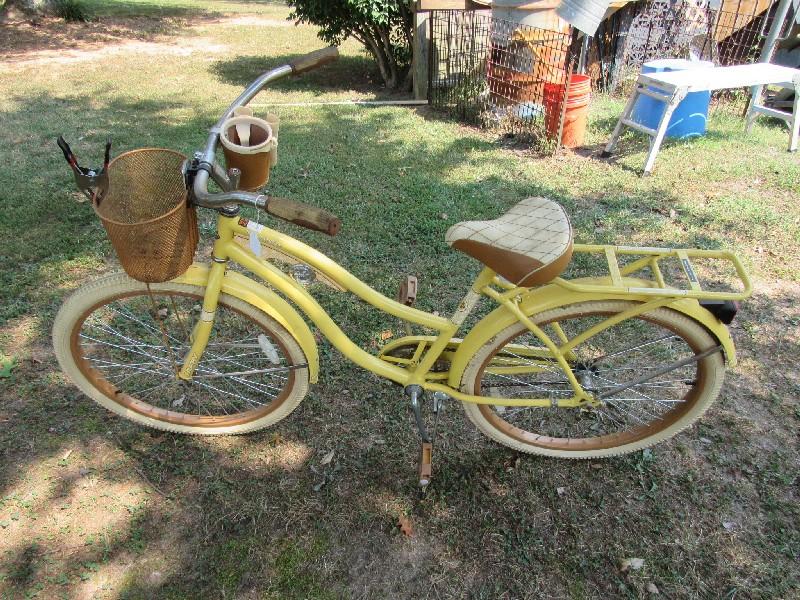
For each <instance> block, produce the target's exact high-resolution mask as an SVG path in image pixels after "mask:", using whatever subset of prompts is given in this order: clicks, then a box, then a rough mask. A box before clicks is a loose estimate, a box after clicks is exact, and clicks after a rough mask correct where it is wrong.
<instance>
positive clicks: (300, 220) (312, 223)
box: [265, 196, 342, 236]
mask: <svg viewBox="0 0 800 600" xmlns="http://www.w3.org/2000/svg"><path fill="white" fill-rule="evenodd" d="M265 210H266V211H267V212H268V213H269V214H271V215H273V216H275V217H278V218H279V219H283V220H284V221H289V222H290V223H294V224H295V225H300V226H301V227H305V228H307V229H313V230H314V231H321V232H322V233H327V234H328V235H330V236H334V235H336V234H337V233H339V230H340V229H341V228H342V222H341V220H340V219H339V217H337V216H336V215H332V214H331V213H329V212H328V211H327V210H323V209H321V208H317V207H316V206H309V205H308V204H303V203H302V202H295V201H294V200H289V199H288V198H277V197H275V196H270V197H269V200H267V205H266V207H265Z"/></svg>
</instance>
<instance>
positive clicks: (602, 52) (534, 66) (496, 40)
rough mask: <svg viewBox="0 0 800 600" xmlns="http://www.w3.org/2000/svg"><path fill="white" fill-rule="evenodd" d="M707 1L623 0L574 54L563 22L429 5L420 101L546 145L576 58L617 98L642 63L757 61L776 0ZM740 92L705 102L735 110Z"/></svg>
mask: <svg viewBox="0 0 800 600" xmlns="http://www.w3.org/2000/svg"><path fill="white" fill-rule="evenodd" d="M712 2H714V0H642V1H640V2H633V3H630V4H628V5H627V6H625V7H624V8H622V9H621V10H619V11H617V12H616V13H614V14H613V15H612V16H611V17H610V18H608V19H606V20H605V21H604V22H603V23H602V24H601V26H600V28H599V29H598V31H597V32H596V34H595V35H594V36H593V37H592V38H591V42H590V43H589V44H588V46H587V47H586V48H584V49H583V53H582V52H581V50H582V47H581V46H582V40H580V39H578V36H577V33H576V32H574V31H573V30H572V29H571V28H570V27H568V26H564V27H563V28H561V29H558V28H557V27H558V26H556V28H554V29H539V28H535V27H528V26H525V25H520V24H519V23H515V22H508V21H503V20H499V19H493V18H492V14H491V12H490V11H455V10H453V11H433V12H431V13H430V33H429V35H430V41H431V47H430V64H429V77H430V80H429V87H428V89H429V100H430V103H431V105H432V106H433V107H434V108H438V109H441V110H445V111H447V112H449V113H450V114H452V115H453V116H455V117H456V118H458V119H460V120H462V121H465V122H467V123H471V124H475V125H480V126H483V127H486V128H490V129H493V130H495V131H498V132H499V133H502V134H506V135H508V136H513V137H515V138H517V139H518V140H520V141H522V142H527V143H530V144H531V146H532V147H533V148H534V149H538V150H540V151H548V150H552V149H554V148H555V146H556V145H555V142H554V140H555V139H559V135H560V134H559V132H560V130H561V127H562V123H561V121H562V120H563V116H562V115H561V114H560V111H559V107H560V104H559V103H560V102H562V100H563V98H564V95H565V92H566V87H567V86H566V82H567V81H568V80H569V79H570V77H569V76H570V74H571V73H573V72H577V68H578V66H579V64H580V66H581V67H582V68H583V69H584V72H585V73H587V74H588V75H589V76H590V78H591V80H592V87H593V89H594V90H595V91H599V92H605V93H610V94H614V95H619V96H625V95H627V94H628V93H629V92H630V90H631V87H632V85H633V83H634V81H635V79H636V76H637V75H638V74H639V72H640V70H641V68H642V65H643V64H644V63H645V62H648V61H651V60H654V59H660V58H692V59H695V60H707V61H712V62H714V63H715V64H716V65H731V64H743V63H752V62H755V61H757V60H758V59H759V57H760V54H761V51H762V48H763V45H764V41H765V38H766V35H767V33H768V32H769V30H770V28H771V27H772V25H773V20H774V16H775V12H776V8H777V4H778V0H737V1H736V2H728V1H725V0H716V2H715V3H714V4H712ZM714 6H717V7H716V8H715V7H714ZM794 18H795V17H794V16H791V17H790V19H794ZM748 97H749V96H748V92H747V90H728V91H722V92H715V93H714V94H713V95H712V104H713V106H714V107H715V108H719V107H724V108H725V110H726V111H728V110H729V111H732V112H738V111H740V110H743V109H744V107H745V105H746V101H747V98H748Z"/></svg>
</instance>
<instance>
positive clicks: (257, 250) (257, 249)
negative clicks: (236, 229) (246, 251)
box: [250, 230, 261, 258]
mask: <svg viewBox="0 0 800 600" xmlns="http://www.w3.org/2000/svg"><path fill="white" fill-rule="evenodd" d="M250 250H252V251H253V254H255V255H256V256H257V257H258V258H261V240H259V239H258V234H257V233H256V232H255V231H252V230H251V231H250Z"/></svg>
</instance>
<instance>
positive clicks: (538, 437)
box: [465, 301, 721, 455]
mask: <svg viewBox="0 0 800 600" xmlns="http://www.w3.org/2000/svg"><path fill="white" fill-rule="evenodd" d="M633 306H634V305H633V304H632V303H630V302H624V301H598V302H587V303H583V304H576V305H574V306H573V307H565V308H562V309H553V310H551V311H548V312H543V313H540V314H539V315H535V317H536V321H535V322H536V323H537V324H538V325H539V327H541V328H542V331H544V332H545V333H546V334H547V335H552V336H553V337H552V339H553V340H556V341H557V342H558V343H562V342H564V339H565V338H566V340H574V339H576V338H577V337H578V336H581V335H582V334H583V333H584V332H586V331H589V330H591V329H592V328H594V327H596V326H597V325H599V324H602V323H603V322H604V321H607V320H608V319H609V318H613V317H614V315H616V314H618V312H620V311H624V310H628V309H629V308H631V307H633ZM584 307H586V308H584ZM617 307H618V308H617ZM546 315H547V316H546ZM548 316H549V318H550V319H551V320H548ZM493 339H494V340H505V342H503V344H504V345H500V344H498V345H496V346H494V347H493V348H490V349H489V350H488V352H489V353H488V354H486V352H487V351H486V350H484V351H483V353H481V352H479V353H478V354H476V357H475V359H473V362H472V363H470V366H468V367H467V370H466V371H465V384H466V390H467V391H469V389H470V385H472V384H471V382H472V379H468V378H467V377H474V378H475V379H474V381H475V384H474V385H475V387H476V388H477V386H480V389H481V390H483V392H482V393H484V394H486V395H490V396H492V397H493V398H494V399H495V401H496V402H497V404H495V405H469V406H468V411H467V414H468V415H470V417H471V418H473V420H475V421H476V423H478V425H479V426H480V427H481V429H483V430H484V431H486V432H487V433H489V434H490V435H491V436H492V437H496V439H498V440H500V441H503V443H507V442H506V440H508V439H509V438H510V439H513V440H515V441H516V442H517V443H522V444H523V446H524V447H525V448H530V451H535V452H538V451H540V448H542V447H544V448H549V449H551V450H563V451H564V452H566V453H567V454H571V453H576V452H578V453H580V452H587V453H592V452H595V453H600V452H603V451H605V450H607V449H609V448H614V447H615V444H620V445H626V446H630V447H635V446H636V445H637V444H640V442H639V440H645V439H646V438H648V437H649V436H654V435H655V434H656V433H657V432H659V431H661V430H663V429H664V428H666V427H668V426H669V425H671V424H673V423H675V422H678V421H681V420H684V419H685V420H688V421H689V422H690V421H691V420H692V419H694V418H696V415H697V411H695V412H694V413H691V412H690V411H688V410H687V409H686V405H687V403H690V402H691V403H695V402H699V401H702V402H710V401H712V400H713V399H714V394H712V393H704V390H710V392H716V390H717V389H718V384H717V386H716V388H711V384H710V383H709V382H710V381H712V380H713V378H714V377H717V376H718V374H721V365H720V366H714V365H719V360H718V358H714V359H713V361H711V359H709V358H708V357H712V358H713V355H714V354H715V353H718V352H719V351H720V350H721V349H720V347H719V346H715V345H714V344H715V343H716V342H714V343H712V342H711V338H710V336H709V335H708V333H707V332H706V331H705V329H703V328H702V327H701V326H700V325H698V324H696V323H694V322H692V321H691V320H690V319H689V318H687V317H685V316H683V315H679V313H677V312H675V311H672V310H670V309H667V308H659V309H655V310H654V311H653V312H652V313H645V314H643V315H636V316H634V317H631V318H629V319H627V320H623V321H620V322H618V323H615V324H614V325H612V326H611V327H608V328H606V329H603V330H601V331H599V332H597V333H596V334H594V335H592V336H591V337H589V338H587V339H585V340H583V341H582V342H581V343H579V344H576V345H575V347H574V348H572V349H571V350H570V354H569V364H570V367H571V368H572V369H573V374H574V376H575V378H576V379H577V380H578V382H579V383H581V385H582V386H583V388H584V390H586V391H587V392H588V393H589V394H590V397H591V396H594V399H595V402H596V404H592V403H588V404H585V405H582V406H580V407H576V408H566V407H558V406H555V405H553V406H550V407H513V408H512V407H504V406H503V405H502V402H503V398H516V397H531V396H534V397H535V396H541V397H542V398H547V399H550V400H551V401H556V400H559V399H563V398H564V397H565V396H568V397H569V396H571V395H572V390H571V386H570V385H569V381H568V380H567V378H566V377H564V374H563V373H561V371H560V369H559V368H558V367H557V365H554V364H549V365H546V364H544V361H540V360H539V357H538V356H536V357H535V358H533V359H532V358H531V357H530V356H524V355H525V354H527V351H519V350H517V349H518V348H528V349H530V351H531V352H534V351H536V352H538V351H546V349H545V348H542V347H541V346H542V343H541V340H539V338H538V336H535V335H534V334H533V333H532V332H530V331H529V330H528V329H527V328H526V327H525V326H524V325H522V324H515V325H512V326H510V327H509V328H508V329H507V330H504V331H503V332H499V333H498V334H497V335H496V336H495V337H494V338H493ZM490 343H492V342H490ZM564 343H568V341H567V342H564ZM698 347H700V348H708V349H707V350H704V351H702V352H700V351H697V350H695V348H698ZM484 348H486V347H484ZM504 360H507V361H508V364H505V363H504V362H503V361H504ZM712 362H713V364H712ZM506 366H509V367H512V368H515V367H521V368H515V370H514V371H513V372H512V373H508V372H504V371H503V369H502V367H506ZM526 367H530V368H529V369H528V368H526ZM714 370H716V372H715V371H714ZM554 372H558V373H560V376H554ZM473 389H474V388H473ZM495 432H497V433H496V434H495ZM497 436H500V437H497ZM641 444H642V445H640V446H638V447H643V445H644V442H643V441H642V442H641ZM514 447H519V446H514ZM590 455H591V454H590ZM594 455H597V454H594Z"/></svg>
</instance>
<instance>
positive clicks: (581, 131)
mask: <svg viewBox="0 0 800 600" xmlns="http://www.w3.org/2000/svg"><path fill="white" fill-rule="evenodd" d="M564 88H565V86H564V84H563V83H545V84H544V111H545V126H546V128H547V135H548V137H549V138H550V139H556V138H557V137H558V124H559V121H560V120H561V111H562V107H563V108H564V127H563V129H562V131H561V140H559V141H560V143H561V145H563V146H564V147H565V148H575V147H577V146H581V145H583V140H584V137H585V136H586V120H587V117H588V116H589V99H590V98H591V91H592V85H591V81H590V79H589V76H588V75H572V76H570V80H569V93H568V94H567V95H566V98H565V97H564V96H565V94H564V91H565V90H564ZM565 101H566V102H565Z"/></svg>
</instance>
